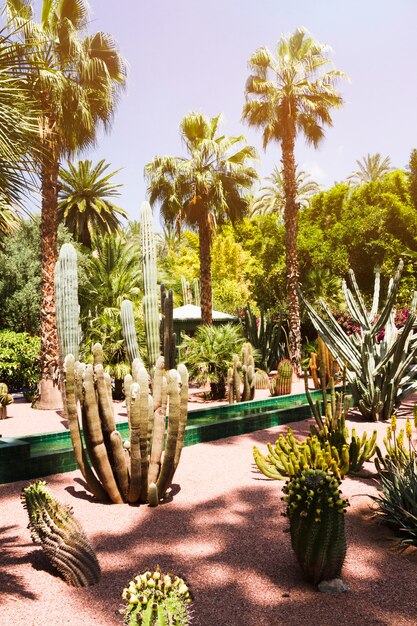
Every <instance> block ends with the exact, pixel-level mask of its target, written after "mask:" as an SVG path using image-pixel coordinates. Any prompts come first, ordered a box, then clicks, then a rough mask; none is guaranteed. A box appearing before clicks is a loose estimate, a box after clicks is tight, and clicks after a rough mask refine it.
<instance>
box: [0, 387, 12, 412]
mask: <svg viewBox="0 0 417 626" xmlns="http://www.w3.org/2000/svg"><path fill="white" fill-rule="evenodd" d="M12 402H13V396H12V395H11V394H10V393H9V389H8V387H7V385H6V383H0V419H5V418H6V417H7V406H8V405H9V404H12Z"/></svg>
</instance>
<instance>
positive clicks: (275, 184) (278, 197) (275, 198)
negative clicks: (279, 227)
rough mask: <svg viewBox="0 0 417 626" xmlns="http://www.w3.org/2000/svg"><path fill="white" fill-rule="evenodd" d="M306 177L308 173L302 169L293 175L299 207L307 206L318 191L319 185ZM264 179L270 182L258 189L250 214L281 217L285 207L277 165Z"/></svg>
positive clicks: (282, 181) (281, 181) (282, 187)
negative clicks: (273, 214) (270, 214)
mask: <svg viewBox="0 0 417 626" xmlns="http://www.w3.org/2000/svg"><path fill="white" fill-rule="evenodd" d="M308 178H309V175H308V174H306V172H302V171H301V172H297V174H296V177H295V181H296V185H297V196H296V202H297V204H298V206H299V207H300V208H304V207H305V206H307V205H308V203H309V200H310V198H311V197H312V196H314V195H315V194H316V193H319V191H320V186H319V185H318V184H317V183H316V182H315V181H313V180H307V179H308ZM265 180H267V181H269V182H270V183H271V184H270V185H264V186H263V187H261V189H260V190H259V195H258V197H257V198H255V200H254V202H253V204H252V209H251V216H255V215H266V214H267V213H275V214H276V215H277V216H278V217H279V218H280V219H281V218H282V216H283V214H284V209H285V192H284V178H283V176H282V172H281V171H280V170H279V169H278V168H277V167H274V171H273V172H272V174H271V176H267V177H266V179H265Z"/></svg>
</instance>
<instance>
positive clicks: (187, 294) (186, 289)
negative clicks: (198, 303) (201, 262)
mask: <svg viewBox="0 0 417 626" xmlns="http://www.w3.org/2000/svg"><path fill="white" fill-rule="evenodd" d="M181 287H182V302H183V304H184V305H185V304H192V303H193V294H192V293H191V288H190V283H189V282H188V280H187V279H186V278H185V276H181Z"/></svg>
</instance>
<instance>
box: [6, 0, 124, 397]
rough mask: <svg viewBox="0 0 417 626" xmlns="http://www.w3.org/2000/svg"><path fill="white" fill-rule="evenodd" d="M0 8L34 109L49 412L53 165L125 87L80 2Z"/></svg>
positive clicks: (91, 131) (54, 391)
mask: <svg viewBox="0 0 417 626" xmlns="http://www.w3.org/2000/svg"><path fill="white" fill-rule="evenodd" d="M6 8H7V10H8V14H9V17H10V19H11V20H12V22H13V24H16V26H17V27H18V28H19V29H20V30H21V32H22V34H23V44H22V48H21V55H22V59H23V60H24V63H25V65H26V67H27V68H28V75H27V79H28V83H29V86H30V89H31V93H32V97H33V100H35V101H36V102H37V103H38V105H39V107H40V109H41V112H40V116H39V144H40V146H41V148H42V156H41V158H40V159H39V171H40V179H41V190H42V212H41V215H42V220H41V235H42V237H41V241H42V244H41V256H42V307H41V338H42V342H41V371H42V377H41V383H40V394H41V395H40V408H54V407H56V406H57V405H59V404H60V402H61V399H60V393H59V389H58V388H57V386H56V385H55V384H54V372H55V371H56V370H57V364H58V344H57V332H56V321H55V303H54V280H53V276H54V267H55V262H56V260H57V246H56V233H57V204H58V198H57V194H58V173H59V165H60V162H61V161H62V159H63V158H64V157H69V156H70V155H71V154H73V153H74V152H75V150H82V149H83V148H86V147H88V146H90V145H91V144H93V143H94V141H95V137H96V130H97V126H98V124H99V123H102V124H103V125H104V126H106V127H108V126H109V124H110V121H111V118H112V114H113V112H114V109H115V104H116V101H117V96H118V93H119V88H120V87H121V86H122V85H123V84H124V81H125V66H124V63H123V60H122V58H121V56H120V54H119V52H118V51H117V49H116V46H115V43H114V41H113V39H112V37H111V36H110V35H106V34H104V33H100V32H99V33H96V34H94V35H88V34H87V33H86V26H87V23H88V9H89V7H88V2H87V0H43V2H42V8H41V21H40V22H39V23H37V22H35V21H34V10H33V5H32V2H31V0H6Z"/></svg>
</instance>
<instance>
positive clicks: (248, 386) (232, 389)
mask: <svg viewBox="0 0 417 626" xmlns="http://www.w3.org/2000/svg"><path fill="white" fill-rule="evenodd" d="M254 370H255V363H254V360H253V353H252V345H251V344H250V343H249V342H246V343H245V344H243V346H242V351H241V355H240V359H239V357H238V355H237V354H235V355H233V365H232V367H230V368H229V370H228V373H227V381H228V392H229V403H230V404H233V403H234V402H247V401H248V400H253V399H254V397H255V380H254ZM242 384H243V390H242V391H241V385H242Z"/></svg>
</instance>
